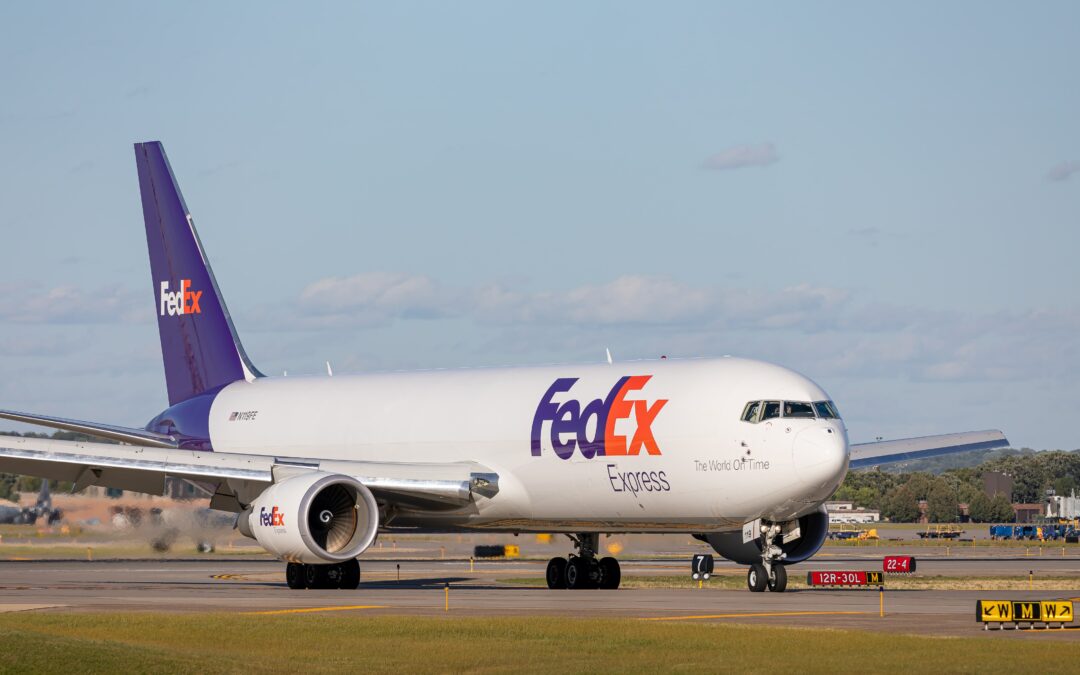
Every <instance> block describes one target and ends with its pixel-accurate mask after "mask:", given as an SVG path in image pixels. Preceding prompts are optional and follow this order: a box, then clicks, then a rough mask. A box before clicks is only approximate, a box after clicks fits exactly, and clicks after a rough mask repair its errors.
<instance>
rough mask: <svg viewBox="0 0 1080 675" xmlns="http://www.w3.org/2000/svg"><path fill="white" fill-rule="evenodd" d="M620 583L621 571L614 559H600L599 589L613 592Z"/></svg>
mask: <svg viewBox="0 0 1080 675" xmlns="http://www.w3.org/2000/svg"><path fill="white" fill-rule="evenodd" d="M620 581H622V569H621V568H620V567H619V561H618V560H616V559H615V558H601V559H600V588H603V589H607V590H615V589H616V588H618V587H619V582H620Z"/></svg>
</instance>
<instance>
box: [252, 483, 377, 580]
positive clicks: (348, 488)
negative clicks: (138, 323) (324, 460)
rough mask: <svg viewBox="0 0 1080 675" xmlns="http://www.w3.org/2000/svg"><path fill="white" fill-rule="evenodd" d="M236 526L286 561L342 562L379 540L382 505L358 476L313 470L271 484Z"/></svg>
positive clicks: (309, 562)
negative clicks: (380, 507)
mask: <svg viewBox="0 0 1080 675" xmlns="http://www.w3.org/2000/svg"><path fill="white" fill-rule="evenodd" d="M237 527H238V529H239V530H240V532H241V533H243V534H244V535H245V536H248V537H251V538H252V539H254V540H255V541H257V542H259V544H260V545H261V546H262V547H263V548H265V549H266V550H267V551H269V552H270V553H273V554H274V555H275V556H277V557H278V558H281V559H282V560H286V561H288V562H298V563H308V564H327V563H337V562H343V561H346V560H352V559H353V558H355V557H356V556H358V555H360V554H361V553H363V552H364V551H365V550H366V549H367V547H368V546H371V544H372V542H373V541H375V535H376V534H377V533H378V529H379V507H378V505H377V504H376V503H375V497H374V496H373V495H372V494H371V490H368V489H367V488H366V487H364V485H363V483H361V482H360V481H358V480H356V479H355V478H352V477H350V476H345V475H341V474H332V473H326V472H323V471H313V472H311V473H304V474H300V475H298V476H293V477H292V478H288V479H286V480H283V481H281V482H280V483H275V484H273V485H271V486H270V487H268V488H266V490H264V491H263V492H262V494H260V495H259V496H258V497H257V498H256V499H255V501H253V502H252V503H251V505H250V506H249V507H248V508H247V509H246V510H245V511H244V512H243V513H242V514H240V518H239V520H238V521H237Z"/></svg>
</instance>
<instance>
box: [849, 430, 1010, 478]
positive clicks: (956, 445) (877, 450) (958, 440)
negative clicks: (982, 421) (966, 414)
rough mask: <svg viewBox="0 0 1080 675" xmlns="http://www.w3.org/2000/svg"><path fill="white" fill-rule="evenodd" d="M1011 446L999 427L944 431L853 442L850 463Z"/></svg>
mask: <svg viewBox="0 0 1080 675" xmlns="http://www.w3.org/2000/svg"><path fill="white" fill-rule="evenodd" d="M1008 446H1009V439H1007V438H1005V434H1003V433H1002V432H1000V431H998V430H996V429H989V430H986V431H967V432H964V433H959V434H942V435H940V436H921V437H919V438H902V439H899V440H894V441H878V442H876V443H857V444H855V445H852V446H851V461H850V462H849V464H848V466H849V467H850V468H852V469H860V468H863V467H867V466H877V465H879V464H891V463H893V462H906V461H910V460H913V459H922V458H924V457H936V456H938V455H947V454H951V453H954V452H967V451H969V450H989V449H992V448H1005V447H1008Z"/></svg>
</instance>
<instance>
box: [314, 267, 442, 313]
mask: <svg viewBox="0 0 1080 675" xmlns="http://www.w3.org/2000/svg"><path fill="white" fill-rule="evenodd" d="M453 300H454V299H453V297H452V296H451V295H450V294H448V293H447V292H446V291H444V289H442V287H441V286H440V285H439V284H437V283H436V282H434V281H432V280H431V279H430V278H428V277H425V276H410V275H407V274H400V273H391V272H368V273H364V274H357V275H354V276H351V277H329V278H325V279H320V280H318V281H316V282H314V283H312V284H309V285H308V286H307V287H306V288H304V290H303V291H302V292H301V293H300V298H299V307H300V311H301V313H302V314H304V315H306V316H309V317H313V318H315V319H317V320H319V321H321V322H323V323H331V324H333V323H344V324H348V323H352V324H360V325H379V324H384V323H387V322H389V321H391V320H393V319H396V318H402V319H409V318H439V317H445V316H449V315H450V314H452V313H453V311H452V307H451V305H452V304H453Z"/></svg>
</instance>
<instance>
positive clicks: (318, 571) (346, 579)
mask: <svg viewBox="0 0 1080 675" xmlns="http://www.w3.org/2000/svg"><path fill="white" fill-rule="evenodd" d="M285 583H287V584H288V585H289V588H293V589H300V588H315V589H328V588H341V589H345V590H350V591H352V590H356V588H357V587H358V586H359V585H360V563H359V562H358V561H356V560H347V561H345V562H341V563H337V564H333V565H306V564H304V563H289V564H288V565H286V566H285Z"/></svg>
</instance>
